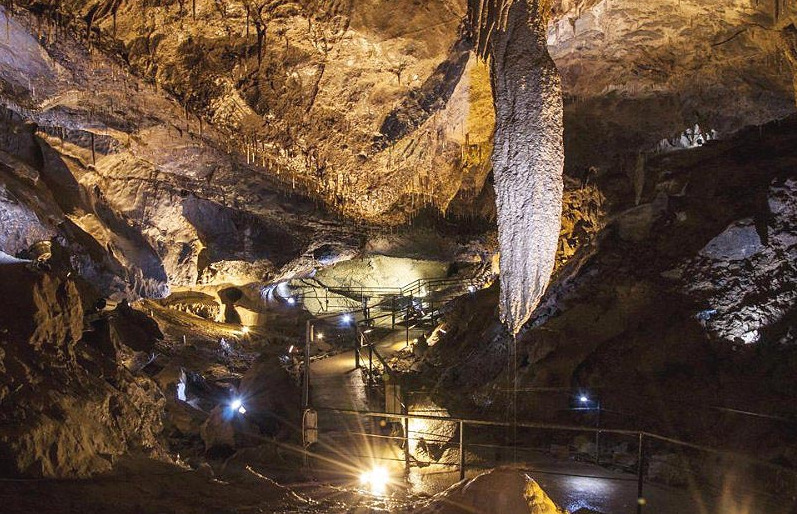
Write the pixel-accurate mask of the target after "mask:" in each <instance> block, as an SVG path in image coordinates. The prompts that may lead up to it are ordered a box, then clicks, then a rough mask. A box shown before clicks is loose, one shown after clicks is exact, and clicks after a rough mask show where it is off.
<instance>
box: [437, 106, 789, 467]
mask: <svg viewBox="0 0 797 514" xmlns="http://www.w3.org/2000/svg"><path fill="white" fill-rule="evenodd" d="M796 137H797V123H796V122H795V120H794V119H791V118H790V119H789V120H787V121H784V122H781V123H773V124H769V125H767V126H766V127H763V128H762V129H761V131H760V132H759V130H758V129H752V130H748V131H744V132H742V133H740V134H739V135H738V136H737V137H735V138H733V139H728V140H725V141H720V142H714V143H712V144H709V145H706V146H704V147H702V148H699V149H695V150H689V151H684V152H675V153H670V154H666V155H662V156H659V157H656V158H651V159H649V161H648V162H647V165H646V166H645V171H644V174H645V177H646V179H645V186H644V188H643V192H642V194H641V195H640V196H639V206H644V205H652V204H654V203H656V202H657V200H656V199H657V198H660V197H661V195H665V196H666V197H667V202H666V203H661V204H660V206H659V207H657V208H656V210H657V211H658V215H657V218H656V219H655V220H653V221H652V225H651V226H650V227H649V228H648V229H646V230H645V231H643V232H639V233H638V234H637V235H638V236H639V237H633V238H629V237H623V236H624V235H627V234H624V227H623V223H625V221H624V215H625V214H627V213H634V212H636V211H637V209H638V207H639V206H637V205H636V203H637V202H636V201H635V194H633V191H634V188H635V186H634V180H630V178H631V177H629V176H628V175H627V174H626V173H622V172H619V171H618V172H615V173H614V174H607V175H603V176H600V177H598V178H597V179H596V182H595V185H596V188H597V189H598V190H599V191H601V192H602V194H605V195H606V198H605V201H604V202H603V204H602V205H603V208H604V209H605V210H606V212H607V216H608V218H609V219H610V220H612V221H611V223H609V224H608V225H607V226H606V227H605V228H604V229H603V230H601V231H600V232H599V233H598V235H597V237H596V238H595V239H594V240H593V242H592V243H589V244H585V245H583V246H581V247H580V248H579V249H578V251H577V252H576V253H575V254H574V255H573V256H572V257H571V258H570V259H569V260H568V261H567V262H566V263H565V264H564V265H563V266H562V267H561V268H560V269H559V270H558V271H557V275H556V280H555V282H554V283H553V285H552V286H551V287H550V288H549V291H548V292H547V294H546V296H545V297H544V299H543V301H542V302H541V304H540V306H539V307H538V309H537V310H536V311H535V313H534V315H533V317H532V321H531V322H530V323H529V324H527V326H526V328H525V329H524V330H523V331H522V332H521V333H520V335H519V336H518V352H519V356H518V359H517V362H518V384H519V387H520V388H523V389H524V390H529V391H530V392H529V393H528V394H526V393H524V394H522V395H519V405H520V408H519V411H520V412H519V416H524V417H527V418H528V419H548V420H550V421H558V422H584V420H583V419H579V420H575V419H573V418H572V417H569V415H568V414H565V413H566V412H567V411H566V409H567V408H568V406H569V404H568V398H567V395H564V394H563V395H551V394H548V392H545V393H541V394H535V393H533V390H534V389H535V388H549V387H561V388H565V389H567V390H570V389H571V388H579V387H583V388H586V389H588V390H592V391H598V392H599V393H600V394H601V398H602V399H601V401H602V404H603V405H604V406H605V408H606V409H613V408H616V410H619V411H622V412H634V413H636V414H637V416H636V417H634V418H633V419H627V418H625V417H619V418H617V419H615V420H614V421H615V422H616V423H617V424H619V425H623V426H628V425H629V424H632V425H633V426H634V427H635V428H637V427H640V426H649V428H651V429H652V430H654V431H658V432H666V433H669V434H673V435H676V436H679V437H682V438H687V439H691V440H703V441H705V442H706V443H708V444H711V445H715V446H726V447H728V448H729V449H736V450H738V449H746V450H748V451H750V452H753V453H756V454H757V455H758V456H760V457H766V458H771V459H773V460H779V461H780V462H788V463H791V464H793V463H794V462H797V461H796V460H795V457H794V456H795V452H794V448H795V444H797V442H796V441H795V440H794V435H793V434H792V431H791V429H790V428H789V426H790V425H788V424H782V423H780V422H778V421H772V422H770V421H760V422H759V421H755V422H754V421H752V420H751V418H749V417H746V416H742V415H738V414H737V415H732V414H727V413H723V412H721V411H720V410H718V409H721V408H728V409H737V410H747V411H750V412H759V413H764V414H768V415H772V416H777V417H779V418H790V417H793V416H794V415H795V414H796V413H795V410H794V408H793V404H792V402H790V401H789V398H790V397H791V395H792V391H793V374H794V372H795V369H797V368H795V363H797V360H796V359H795V352H794V348H795V344H794V342H795V334H796V333H797V332H796V331H795V326H797V321H796V320H795V317H794V304H795V298H794V290H795V287H794V284H795V282H796V281H797V275H795V270H794V262H795V256H794V255H793V253H794V249H795V244H796V243H797V240H795V235H794V226H795V220H794V215H795V207H794V199H795V192H794V186H795V177H794V169H795V167H794V166H795V162H797V155H795V148H797V146H795V138H796ZM587 212H588V211H587ZM750 220H752V224H751V222H750ZM729 226H730V227H733V228H743V229H744V230H743V233H744V234H745V235H746V236H749V238H748V237H745V238H743V240H742V241H741V247H742V248H743V249H744V251H743V252H742V255H743V258H738V257H740V255H739V254H738V252H736V250H734V248H737V247H736V246H734V247H733V248H731V250H733V251H732V252H730V254H729V253H728V252H726V251H723V252H721V254H722V256H719V255H715V257H710V256H705V255H702V252H703V250H704V248H706V246H707V245H709V244H710V242H711V241H712V240H715V239H716V238H717V236H720V235H721V234H723V233H725V231H726V229H727V228H728V227H729ZM753 234H755V237H753ZM563 237H565V236H564V235H563ZM723 239H724V238H723ZM748 239H753V242H756V239H757V245H756V248H757V251H755V252H754V253H753V252H750V251H748V250H747V248H748V244H747V241H748ZM730 240H736V238H730ZM726 242H727V241H726ZM737 242H738V241H737ZM723 247H725V248H726V249H727V248H728V247H727V246H726V245H723ZM728 257H731V258H730V259H729V258H728ZM497 302H498V294H497V291H495V290H494V289H491V290H487V291H482V292H479V293H478V294H477V295H476V296H475V298H474V299H473V300H467V299H466V300H463V301H462V302H461V305H460V308H458V309H455V310H454V311H453V312H452V313H451V314H450V315H449V316H448V317H447V318H446V327H447V332H448V333H447V334H445V335H442V336H440V341H439V342H438V343H437V344H435V345H434V346H433V347H432V348H431V349H430V354H429V356H428V357H427V362H429V363H431V364H433V365H435V366H438V367H439V375H438V377H439V378H438V388H437V390H436V391H437V393H438V394H439V395H440V398H438V403H440V404H441V405H443V406H445V407H446V408H448V409H449V411H451V412H456V411H457V408H464V409H474V408H475V409H478V411H479V412H480V413H483V412H484V411H488V412H491V413H493V414H494V415H495V416H500V417H504V416H505V415H506V414H505V413H506V406H507V402H509V396H508V395H507V394H506V392H505V391H506V390H507V384H509V383H510V382H509V380H511V378H512V376H513V370H512V368H511V366H508V365H507V356H508V354H509V347H510V344H511V341H512V339H511V336H510V335H509V334H507V333H506V332H505V331H503V330H502V327H501V325H500V324H499V322H498V320H497V319H496V318H497V316H496V315H495V310H496V308H497ZM486 318H492V319H493V322H492V323H491V324H485V323H484V321H483V320H484V319H486ZM449 391H456V393H454V394H450V393H448V392H449ZM443 398H445V400H444V399H443ZM706 406H711V407H712V408H706ZM715 408H716V409H715ZM562 409H565V410H562ZM663 420H664V421H663ZM604 421H605V422H607V423H610V422H611V421H610V419H609V418H607V419H606V420H604Z"/></svg>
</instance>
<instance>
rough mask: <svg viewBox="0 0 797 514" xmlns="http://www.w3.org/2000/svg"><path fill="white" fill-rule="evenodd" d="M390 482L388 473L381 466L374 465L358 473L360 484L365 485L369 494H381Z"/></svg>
mask: <svg viewBox="0 0 797 514" xmlns="http://www.w3.org/2000/svg"><path fill="white" fill-rule="evenodd" d="M389 483H390V474H389V473H388V471H387V469H386V468H384V467H382V466H374V467H372V468H371V469H369V470H367V471H363V472H362V473H361V474H360V484H361V485H363V486H365V487H367V488H368V490H369V491H370V492H371V494H374V495H377V496H382V495H384V494H385V492H386V491H387V486H388V484H389Z"/></svg>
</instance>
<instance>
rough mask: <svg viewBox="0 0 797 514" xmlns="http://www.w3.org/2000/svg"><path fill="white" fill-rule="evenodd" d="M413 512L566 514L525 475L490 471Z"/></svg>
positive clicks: (431, 513) (463, 483)
mask: <svg viewBox="0 0 797 514" xmlns="http://www.w3.org/2000/svg"><path fill="white" fill-rule="evenodd" d="M415 512H418V513H420V514H433V513H434V514H449V513H450V514H454V513H460V512H461V513H465V512H500V513H501V514H566V512H567V511H565V510H564V509H561V508H559V507H558V506H557V505H556V504H555V503H554V502H553V500H551V499H550V498H549V497H548V495H547V494H545V491H543V490H542V488H541V487H540V486H539V484H538V483H537V482H536V481H535V480H534V479H533V478H531V476H530V475H529V474H528V473H526V472H525V471H522V470H519V469H511V468H499V469H493V470H491V471H488V472H486V473H482V474H481V475H478V476H477V477H475V478H472V479H470V480H463V481H462V482H459V483H458V484H455V485H453V486H451V487H450V488H448V489H447V490H446V491H443V492H442V493H440V494H436V495H435V496H433V497H432V500H431V501H430V502H429V503H428V504H427V505H426V506H424V507H422V508H419V509H417V510H416V511H415Z"/></svg>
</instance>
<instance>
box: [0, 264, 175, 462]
mask: <svg viewBox="0 0 797 514" xmlns="http://www.w3.org/2000/svg"><path fill="white" fill-rule="evenodd" d="M1 268H2V269H0V274H2V276H3V280H0V298H6V299H7V298H14V305H15V308H14V309H9V308H2V309H0V326H3V327H8V329H9V330H8V331H4V332H2V333H0V340H1V341H0V342H2V348H3V350H4V352H3V354H2V355H0V357H2V364H1V365H0V384H2V385H3V387H2V388H0V400H1V401H2V404H3V409H2V410H0V463H2V464H1V465H0V468H1V469H0V473H2V474H3V475H6V476H9V475H11V476H34V477H84V476H88V475H91V474H93V473H97V472H101V471H106V470H108V469H110V467H111V465H112V463H113V460H114V458H115V456H118V455H122V454H125V453H128V452H131V451H140V452H145V453H150V454H152V455H164V452H163V449H162V448H161V443H160V439H159V434H160V432H161V428H162V427H161V417H162V414H163V398H162V396H161V394H160V392H159V390H158V388H157V386H156V385H155V384H154V383H153V382H152V381H151V380H149V379H148V378H144V377H137V376H134V375H132V374H130V373H129V372H128V371H127V370H126V369H125V368H123V367H122V366H121V365H120V363H119V362H117V361H116V360H115V359H116V357H117V354H116V351H115V350H116V348H117V345H114V344H111V343H109V344H107V345H99V346H95V345H89V344H87V343H86V342H84V341H82V340H81V336H82V330H83V309H82V307H81V298H80V296H79V295H78V292H77V289H76V287H75V285H74V283H73V282H71V281H69V280H65V279H63V278H61V277H58V276H56V275H54V274H40V273H35V272H32V271H30V270H28V269H27V268H25V267H24V266H19V265H1Z"/></svg>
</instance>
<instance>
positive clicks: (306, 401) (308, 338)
mask: <svg viewBox="0 0 797 514" xmlns="http://www.w3.org/2000/svg"><path fill="white" fill-rule="evenodd" d="M312 341H313V323H312V322H311V321H310V320H307V327H306V331H305V337H304V376H303V377H302V409H307V408H308V407H309V406H310V343H311V342H312Z"/></svg>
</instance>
